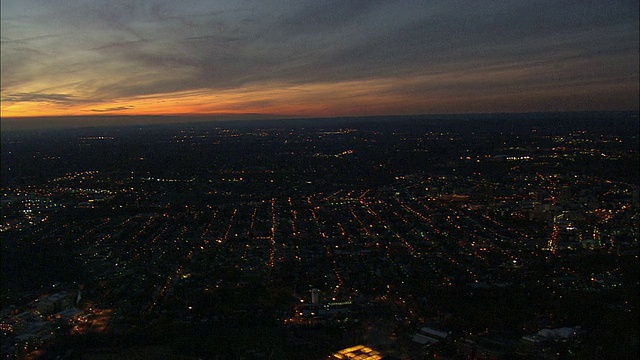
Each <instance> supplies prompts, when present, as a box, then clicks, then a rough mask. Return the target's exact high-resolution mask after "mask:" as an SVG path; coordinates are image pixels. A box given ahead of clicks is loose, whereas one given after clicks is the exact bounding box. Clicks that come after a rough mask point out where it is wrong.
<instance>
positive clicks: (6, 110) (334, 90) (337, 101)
mask: <svg viewBox="0 0 640 360" xmlns="http://www.w3.org/2000/svg"><path fill="white" fill-rule="evenodd" d="M397 85H398V81H397V80H388V79H377V80H364V81H348V82H341V83H316V84H305V85H288V84H284V85H282V84H260V85H254V86H250V87H243V88H238V89H228V90H221V91H216V90H212V89H199V90H193V91H184V92H177V93H168V94H156V95H145V96H137V97H133V98H129V99H117V100H114V101H112V102H108V103H99V102H96V103H87V102H79V103H78V104H72V103H71V102H69V103H68V104H56V103H47V102H10V101H3V102H2V117H6V118H10V117H44V116H90V115H111V116H113V115H216V114H219V115H236V114H237V115H242V114H263V115H276V116H338V115H366V114H380V113H383V114H384V113H388V111H389V109H394V108H405V109H407V108H412V107H415V100H414V99H410V98H406V97H402V96H399V95H398V94H393V91H392V90H391V88H392V87H395V86H397ZM78 97H80V96H78ZM396 112H397V111H396ZM405 112H406V111H405Z"/></svg>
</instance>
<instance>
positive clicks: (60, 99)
mask: <svg viewBox="0 0 640 360" xmlns="http://www.w3.org/2000/svg"><path fill="white" fill-rule="evenodd" d="M3 101H8V102H44V103H54V104H71V103H76V102H78V101H82V99H78V98H76V97H74V96H72V95H68V94H46V93H12V94H8V95H4V96H3Z"/></svg>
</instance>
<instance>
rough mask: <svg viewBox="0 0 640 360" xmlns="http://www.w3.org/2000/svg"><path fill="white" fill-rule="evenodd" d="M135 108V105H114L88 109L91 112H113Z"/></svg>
mask: <svg viewBox="0 0 640 360" xmlns="http://www.w3.org/2000/svg"><path fill="white" fill-rule="evenodd" d="M133 108H135V106H114V107H108V108H102V109H90V110H89V111H93V112H115V111H124V110H130V109H133Z"/></svg>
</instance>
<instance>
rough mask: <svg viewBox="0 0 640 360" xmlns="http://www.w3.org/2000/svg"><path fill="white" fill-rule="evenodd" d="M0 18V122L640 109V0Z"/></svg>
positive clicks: (155, 8)
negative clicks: (67, 118)
mask: <svg viewBox="0 0 640 360" xmlns="http://www.w3.org/2000/svg"><path fill="white" fill-rule="evenodd" d="M0 7H1V9H0V10H1V15H0V19H1V29H0V30H1V32H0V33H1V38H2V39H1V40H2V45H1V46H2V47H1V56H2V58H1V67H2V69H1V70H2V72H1V77H0V80H1V111H2V113H1V115H2V118H3V119H4V118H15V117H43V116H93V115H109V116H115V115H180V116H184V115H220V116H236V117H237V116H240V117H241V116H271V117H279V116H282V117H333V116H361V115H386V114H398V115H402V114H442V113H492V112H537V111H588V110H637V109H638V98H639V90H638V89H639V74H638V68H639V60H638V59H639V31H638V28H639V2H638V1H637V0H631V1H625V0H616V1H589V0H574V1H569V0H567V1H558V0H553V1H544V0H537V1H529V0H506V1H489V0H487V1H481V0H478V1H468V0H465V1H457V0H446V1H445V0H442V1H429V0H422V1H410V0H403V1H390V0H380V1H376V0H362V1H348V0H338V1H329V0H327V1H323V0H311V1H302V0H292V1H285V0H277V1H266V0H262V1H243V0H232V1H223V0H217V1H211V0H209V1H190V0H181V1H175V0H172V1H165V0H160V1H151V0H145V1H143V0H140V1H118V0H109V1H97V0H78V1H70V0H69V1H64V0H55V1H52V0H38V1H36V0H2V2H0ZM105 118H107V117H105Z"/></svg>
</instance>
